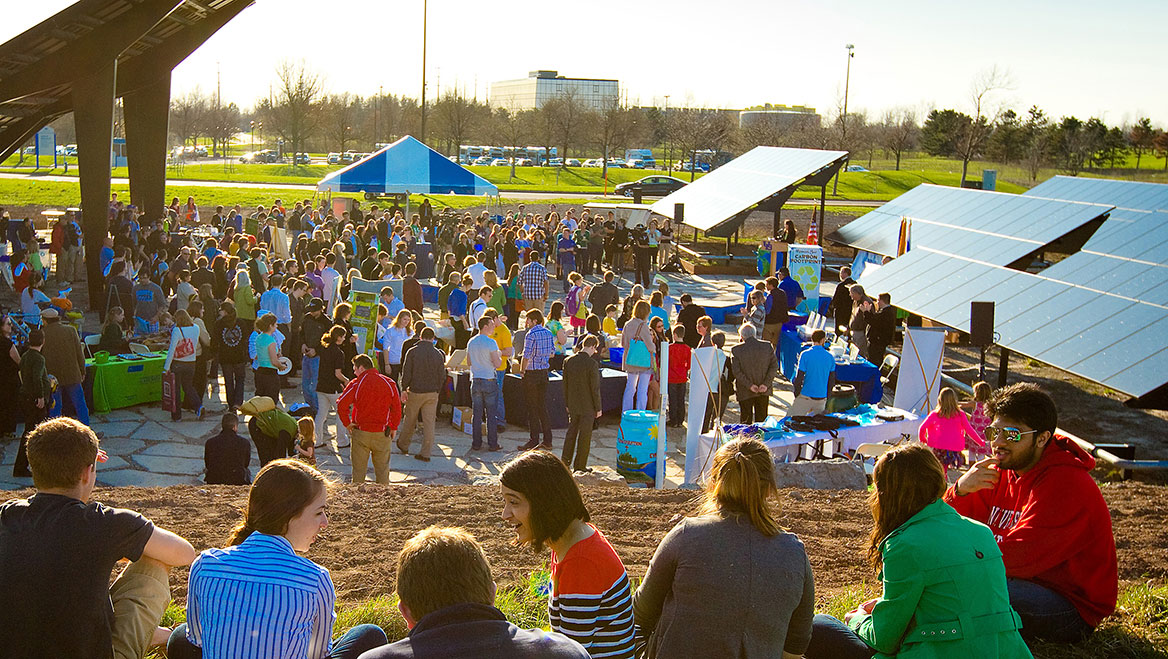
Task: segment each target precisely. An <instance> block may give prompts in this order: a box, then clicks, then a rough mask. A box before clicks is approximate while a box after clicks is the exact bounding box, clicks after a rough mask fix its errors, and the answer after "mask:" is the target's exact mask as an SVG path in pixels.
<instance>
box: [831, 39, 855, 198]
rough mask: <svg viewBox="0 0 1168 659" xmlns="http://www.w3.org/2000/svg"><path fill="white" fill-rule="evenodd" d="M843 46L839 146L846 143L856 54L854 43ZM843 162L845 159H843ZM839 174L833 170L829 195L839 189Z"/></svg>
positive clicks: (833, 194)
mask: <svg viewBox="0 0 1168 659" xmlns="http://www.w3.org/2000/svg"><path fill="white" fill-rule="evenodd" d="M844 47H845V48H847V49H848V68H847V72H846V73H845V74H844V115H843V117H841V118H840V138H841V139H840V141H841V142H842V144H841V145H840V146H841V147H842V146H845V145H847V143H848V87H849V86H850V85H851V82H852V58H853V57H855V56H856V54H855V53H854V52H852V51H853V50H855V48H856V45H855V44H848V45H847V46H844ZM844 162H847V161H846V160H845V161H844ZM841 168H842V167H841ZM839 175H840V173H839V170H838V169H837V170H835V182H834V183H832V184H831V196H833V197H834V196H835V194H836V190H838V189H839Z"/></svg>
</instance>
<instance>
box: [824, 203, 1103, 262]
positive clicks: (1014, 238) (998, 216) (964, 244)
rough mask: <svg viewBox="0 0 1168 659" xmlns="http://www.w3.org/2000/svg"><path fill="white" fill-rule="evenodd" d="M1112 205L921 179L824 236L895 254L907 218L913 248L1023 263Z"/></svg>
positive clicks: (1099, 218) (1095, 222)
mask: <svg viewBox="0 0 1168 659" xmlns="http://www.w3.org/2000/svg"><path fill="white" fill-rule="evenodd" d="M1112 208H1113V206H1110V205H1105V204H1088V203H1078V202H1069V201H1056V200H1050V199H1038V198H1028V197H1024V196H1020V195H1014V194H1007V193H1002V192H989V191H983V190H968V189H963V188H951V187H944V186H937V185H929V184H926V185H919V186H917V187H915V188H913V189H912V190H909V191H908V192H906V193H905V194H903V195H901V196H899V197H897V198H896V199H893V200H892V201H890V202H888V203H887V204H884V205H883V206H881V207H880V208H877V209H876V210H873V211H871V212H869V213H866V214H864V215H862V216H861V217H859V218H857V219H856V220H855V221H853V222H849V223H848V224H846V225H844V226H843V227H841V228H840V229H839V230H838V231H834V232H832V233H831V234H829V235H828V236H827V240H829V241H831V242H834V243H837V244H841V245H846V246H849V247H854V248H856V249H861V250H864V251H867V252H872V253H874V254H880V255H883V256H896V252H897V238H898V236H899V230H900V223H901V220H902V219H903V218H906V217H907V218H910V219H911V220H912V244H913V246H914V247H916V246H918V245H919V246H925V247H929V248H932V249H939V250H947V251H951V252H953V253H955V254H959V255H961V256H966V257H969V258H972V259H982V260H985V261H986V262H988V263H992V264H995V265H1002V266H1006V265H1015V266H1018V267H1024V266H1025V265H1027V264H1028V263H1029V260H1030V258H1031V255H1033V254H1035V253H1038V252H1042V251H1045V250H1048V249H1051V248H1057V247H1058V246H1059V241H1060V240H1062V239H1064V237H1067V236H1068V235H1069V234H1071V233H1072V232H1075V231H1076V230H1077V229H1080V228H1081V227H1086V228H1088V229H1094V228H1097V227H1098V226H1099V225H1100V224H1101V223H1102V222H1103V219H1104V218H1105V217H1106V216H1107V213H1108V212H1109V211H1111V210H1112ZM1067 251H1069V250H1067Z"/></svg>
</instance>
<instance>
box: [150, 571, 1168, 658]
mask: <svg viewBox="0 0 1168 659" xmlns="http://www.w3.org/2000/svg"><path fill="white" fill-rule="evenodd" d="M546 577H547V574H546V573H543V572H540V573H536V574H534V575H531V576H529V577H528V579H527V581H526V582H524V583H522V584H519V585H516V586H503V587H500V588H499V592H498V595H497V598H496V601H495V606H497V607H498V608H499V610H501V611H502V612H503V613H504V615H506V616H507V619H508V620H510V621H511V622H512V623H514V624H515V625H518V626H519V627H522V628H525V629H530V628H542V629H549V622H548V613H547V599H546V597H545V596H544V595H542V594H541V593H540V583H541V580H544V579H546ZM636 586H637V584H636V583H634V584H633V588H636ZM877 594H878V589H877V586H876V585H874V584H861V585H859V586H856V587H855V588H853V589H851V590H848V591H845V592H842V593H839V594H837V595H835V596H832V597H829V598H827V599H826V600H821V601H820V603H819V605H818V606H816V607H815V608H816V613H826V614H828V615H832V616H835V617H836V618H839V619H841V620H842V619H843V616H844V614H845V613H847V612H848V611H851V610H853V609H855V608H856V606H858V605H859V604H860V603H861V602H863V601H865V600H867V599H868V598H870V597H874V596H876V595H877ZM185 620H186V612H185V610H184V609H183V607H182V606H180V605H178V604H175V603H172V604H171V605H170V606H169V607H167V609H166V612H165V613H164V614H163V619H162V624H163V625H164V626H167V627H171V626H174V625H177V624H180V623H182V622H185ZM362 624H372V625H377V626H378V627H381V628H382V629H383V630H384V631H385V633H386V635H387V636H388V637H389V640H390V642H391V643H392V642H393V641H396V640H398V639H401V638H404V637H405V636H406V635H407V634H408V633H409V630H408V628H407V627H406V623H405V620H404V619H403V618H402V616H401V614H400V613H398V610H397V597H396V596H393V597H376V598H373V599H370V600H366V601H364V602H361V603H359V604H355V605H350V606H342V607H339V608H338V610H337V621H336V624H335V625H334V627H333V635H334V637H339V636H340V635H341V634H343V633H344V632H346V631H348V630H349V629H351V628H352V627H355V626H357V625H362ZM1166 647H1168V586H1153V585H1150V584H1141V585H1137V586H1132V587H1130V588H1128V589H1126V590H1124V591H1123V592H1121V593H1120V595H1119V607H1118V609H1117V611H1116V613H1115V615H1113V616H1111V617H1110V618H1108V619H1107V620H1105V621H1103V623H1102V624H1101V625H1100V627H1099V629H1098V630H1097V631H1096V632H1095V634H1094V635H1093V636H1092V637H1091V638H1090V639H1089V640H1088V641H1087V642H1085V643H1081V644H1078V645H1071V646H1068V645H1055V644H1050V643H1036V644H1032V645H1031V647H1030V649H1031V651H1032V652H1033V653H1034V656H1035V657H1036V659H1097V658H1099V657H1125V658H1128V659H1163V658H1164V657H1165V656H1166V654H1165V650H1164V648H1166ZM147 657H150V658H152V659H161V657H162V655H161V654H150V655H147Z"/></svg>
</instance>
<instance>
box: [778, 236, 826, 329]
mask: <svg viewBox="0 0 1168 659" xmlns="http://www.w3.org/2000/svg"><path fill="white" fill-rule="evenodd" d="M787 269H788V270H790V271H791V277H792V278H793V279H794V280H795V281H797V282H799V286H800V287H802V288H803V295H806V296H807V297H806V299H804V300H803V301H802V302H800V303H799V306H798V307H796V311H798V312H799V313H802V314H810V313H811V312H812V311H814V312H816V313H819V282H820V274H821V272H822V270H823V248H822V247H820V246H819V245H790V246H788V247H787Z"/></svg>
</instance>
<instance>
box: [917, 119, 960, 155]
mask: <svg viewBox="0 0 1168 659" xmlns="http://www.w3.org/2000/svg"><path fill="white" fill-rule="evenodd" d="M969 122H970V118H969V115H967V114H965V113H963V112H958V111H957V110H949V109H946V110H933V111H931V112H929V116H928V117H926V118H925V125H924V126H922V127H921V148H923V149H924V150H925V153H927V154H929V155H930V156H937V157H939V158H950V157H952V156H955V155H957V142H958V140H960V139H961V136H962V134H963V133H964V132H965V127H966V125H968V124H969Z"/></svg>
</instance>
